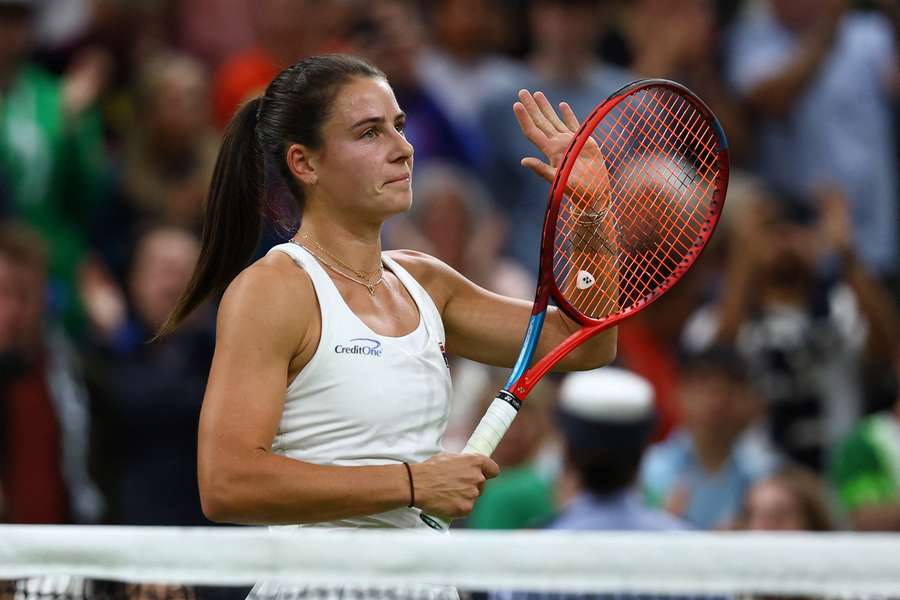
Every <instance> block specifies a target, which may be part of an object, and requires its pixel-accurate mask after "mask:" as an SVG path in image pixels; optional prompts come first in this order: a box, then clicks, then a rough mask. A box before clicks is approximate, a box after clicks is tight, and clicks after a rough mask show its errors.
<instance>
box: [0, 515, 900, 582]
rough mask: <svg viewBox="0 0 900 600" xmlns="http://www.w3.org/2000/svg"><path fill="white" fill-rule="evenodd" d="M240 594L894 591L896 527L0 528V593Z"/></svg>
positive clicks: (898, 574)
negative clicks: (887, 530)
mask: <svg viewBox="0 0 900 600" xmlns="http://www.w3.org/2000/svg"><path fill="white" fill-rule="evenodd" d="M254 586H255V587H254ZM251 589H252V590H253V597H254V598H259V599H261V600H262V599H265V600H275V599H288V598H291V599H295V600H320V599H321V600H326V599H332V598H333V599H347V600H354V599H359V600H363V599H372V598H379V599H384V600H406V599H410V600H413V599H419V598H422V599H425V598H427V599H429V600H439V599H443V598H448V599H455V598H456V597H460V598H462V599H463V600H468V599H471V600H565V599H569V598H579V599H583V598H688V597H692V598H801V597H802V598H866V599H868V598H872V599H887V598H900V535H887V534H885V535H874V534H873V535H861V534H850V533H834V534H756V533H755V534H750V533H588V532H539V531H528V532H509V533H503V532H474V531H465V530H461V531H455V532H453V533H452V534H450V535H440V534H431V533H428V534H421V533H415V532H410V531H384V530H320V529H300V530H291V531H287V532H285V531H278V532H269V531H268V530H265V529H261V528H146V527H100V526H97V527H59V526H0V600H44V599H48V600H49V599H60V600H62V599H74V600H81V599H94V598H96V599H104V600H106V599H110V600H112V599H119V598H122V599H129V600H155V599H163V598H166V599H186V600H188V599H195V598H196V599H202V598H210V599H218V600H228V599H231V598H244V597H246V596H247V594H248V593H249V592H250V591H251Z"/></svg>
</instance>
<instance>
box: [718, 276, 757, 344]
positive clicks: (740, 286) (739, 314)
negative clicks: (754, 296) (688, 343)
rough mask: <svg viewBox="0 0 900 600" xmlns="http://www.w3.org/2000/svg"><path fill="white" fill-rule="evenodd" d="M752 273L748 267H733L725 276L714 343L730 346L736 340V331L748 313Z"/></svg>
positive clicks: (752, 279)
mask: <svg viewBox="0 0 900 600" xmlns="http://www.w3.org/2000/svg"><path fill="white" fill-rule="evenodd" d="M752 271H753V270H752V269H751V268H750V267H749V266H745V265H733V268H731V269H729V270H728V273H727V274H726V282H725V291H724V293H723V296H722V300H721V303H720V309H719V329H718V331H717V332H716V342H717V343H719V344H724V345H731V344H733V343H734V341H735V340H736V339H737V335H738V330H739V329H740V327H741V324H742V323H743V322H744V320H745V318H746V316H747V313H748V312H749V305H750V298H751V289H752V286H753V282H754V277H753V273H752Z"/></svg>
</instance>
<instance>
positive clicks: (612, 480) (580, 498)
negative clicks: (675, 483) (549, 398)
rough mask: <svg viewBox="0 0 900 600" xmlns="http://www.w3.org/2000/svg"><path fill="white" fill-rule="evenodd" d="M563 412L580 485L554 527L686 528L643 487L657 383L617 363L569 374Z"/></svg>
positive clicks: (571, 471)
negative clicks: (650, 500) (643, 496)
mask: <svg viewBox="0 0 900 600" xmlns="http://www.w3.org/2000/svg"><path fill="white" fill-rule="evenodd" d="M558 416H559V425H560V430H561V431H562V435H563V438H564V440H565V448H566V449H565V454H566V471H567V475H568V477H570V478H571V481H572V482H574V490H575V492H576V493H575V495H574V497H573V498H571V499H570V500H569V501H568V502H567V503H566V504H565V507H564V508H563V510H562V513H561V514H560V516H559V517H558V518H557V519H556V520H555V521H554V522H553V523H552V524H551V525H550V528H551V529H579V530H582V529H590V530H669V529H685V528H686V525H685V524H684V523H683V522H682V521H680V520H678V519H676V518H675V517H672V516H670V515H668V514H666V513H664V512H661V511H658V510H656V509H653V508H649V507H647V506H644V504H643V502H642V501H641V500H640V499H639V494H638V493H637V492H636V491H635V485H636V483H637V479H638V473H639V472H640V468H641V459H642V457H643V454H644V449H645V448H646V446H647V444H648V443H649V441H650V436H651V435H652V433H653V427H654V424H653V421H654V412H653V388H652V387H651V386H650V384H649V383H648V382H647V381H646V380H645V379H643V378H641V377H638V376H637V375H634V374H632V373H629V372H628V371H624V370H622V369H617V368H612V367H607V368H604V369H599V370H596V371H589V372H586V373H574V374H570V375H567V376H566V378H565V379H564V380H563V384H562V386H561V388H560V392H559V410H558Z"/></svg>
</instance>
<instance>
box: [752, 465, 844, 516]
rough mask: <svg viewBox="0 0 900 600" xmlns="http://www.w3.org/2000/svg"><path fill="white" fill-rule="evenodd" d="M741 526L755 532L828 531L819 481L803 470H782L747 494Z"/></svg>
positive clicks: (791, 467) (825, 505)
mask: <svg viewBox="0 0 900 600" xmlns="http://www.w3.org/2000/svg"><path fill="white" fill-rule="evenodd" d="M743 526H744V528H745V529H750V530H754V531H830V530H831V529H832V528H833V527H832V521H831V515H830V513H829V511H828V504H827V502H826V501H825V496H824V491H823V489H822V483H821V481H819V478H818V477H816V475H815V473H813V472H812V471H810V470H808V469H805V468H803V467H798V466H792V465H788V466H785V467H782V468H781V469H780V470H779V471H778V472H777V473H775V474H774V475H772V476H771V477H768V478H766V479H763V480H761V481H759V482H757V483H756V484H755V485H754V486H753V487H752V488H751V489H750V491H749V492H748V494H747V499H746V505H745V507H744V516H743Z"/></svg>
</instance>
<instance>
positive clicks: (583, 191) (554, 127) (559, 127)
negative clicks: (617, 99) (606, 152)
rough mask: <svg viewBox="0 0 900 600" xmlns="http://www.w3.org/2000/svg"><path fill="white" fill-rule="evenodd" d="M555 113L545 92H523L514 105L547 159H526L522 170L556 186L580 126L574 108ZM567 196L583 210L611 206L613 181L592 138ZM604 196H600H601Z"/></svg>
mask: <svg viewBox="0 0 900 600" xmlns="http://www.w3.org/2000/svg"><path fill="white" fill-rule="evenodd" d="M559 111H560V114H557V112H556V111H555V110H554V108H553V106H552V105H551V104H550V102H549V101H548V100H547V97H546V96H545V95H544V94H543V92H535V93H534V94H532V93H531V92H530V91H528V90H520V91H519V102H516V103H515V104H514V105H513V112H515V115H516V120H517V121H518V122H519V127H521V129H522V133H524V134H525V137H526V138H527V139H528V140H529V141H530V142H531V143H532V144H534V145H535V147H536V148H537V149H538V150H539V151H540V152H541V153H542V154H543V155H544V157H545V158H546V159H547V162H545V161H543V160H540V159H539V158H535V157H532V156H529V157H526V158H523V159H522V166H524V167H526V168H528V169H531V170H532V171H534V172H535V173H536V174H537V175H539V176H540V177H543V178H544V179H546V180H547V181H549V182H552V181H553V179H554V178H555V177H556V171H557V169H558V168H559V165H560V163H561V162H562V160H563V157H564V156H565V153H566V150H567V149H568V147H569V144H570V143H571V142H572V138H574V137H575V134H576V132H577V131H578V128H579V126H580V124H579V122H578V118H577V117H576V116H575V112H574V111H573V110H572V107H571V106H569V104H568V103H566V102H561V103H560V104H559ZM566 188H567V190H566V191H567V193H568V194H569V195H570V196H571V197H572V199H573V200H574V201H575V203H576V205H580V206H579V207H580V208H581V209H582V210H586V211H597V210H602V209H603V208H604V207H605V206H606V205H607V196H608V193H607V190H608V189H609V178H608V174H607V172H606V165H605V163H604V160H603V155H602V153H601V151H600V146H599V145H598V144H597V141H596V140H595V139H594V138H593V137H589V138H588V140H587V142H585V144H584V147H583V148H582V150H581V152H580V153H579V155H578V160H577V161H576V162H575V165H574V166H573V168H572V171H571V173H570V174H569V178H568V181H567V183H566ZM598 192H600V193H598Z"/></svg>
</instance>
